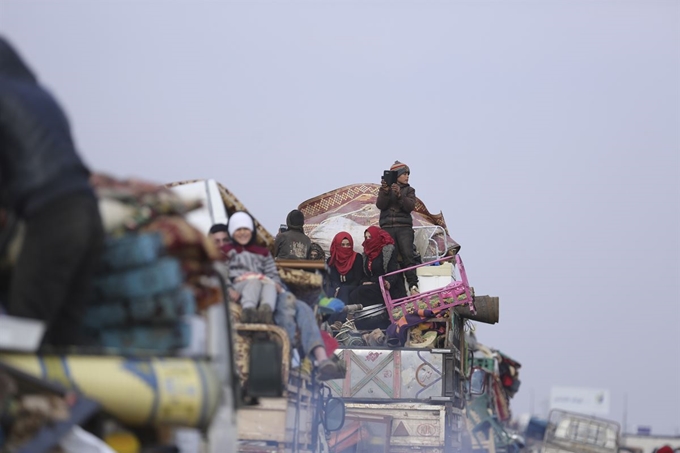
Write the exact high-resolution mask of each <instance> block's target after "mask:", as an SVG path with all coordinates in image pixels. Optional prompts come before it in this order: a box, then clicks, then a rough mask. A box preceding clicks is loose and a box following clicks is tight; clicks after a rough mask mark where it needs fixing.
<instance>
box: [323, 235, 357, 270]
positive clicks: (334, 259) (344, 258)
mask: <svg viewBox="0 0 680 453" xmlns="http://www.w3.org/2000/svg"><path fill="white" fill-rule="evenodd" d="M343 239H347V240H348V241H349V247H343V246H342V245H341V244H342V241H343ZM357 255H358V253H357V252H355V251H354V240H353V239H352V235H351V234H349V233H348V232H347V231H341V232H339V233H338V234H336V235H335V237H334V238H333V242H331V259H330V260H328V265H329V266H334V267H335V268H336V269H337V270H338V272H339V273H340V275H347V273H348V272H349V271H350V269H352V266H353V265H354V260H355V259H357Z"/></svg>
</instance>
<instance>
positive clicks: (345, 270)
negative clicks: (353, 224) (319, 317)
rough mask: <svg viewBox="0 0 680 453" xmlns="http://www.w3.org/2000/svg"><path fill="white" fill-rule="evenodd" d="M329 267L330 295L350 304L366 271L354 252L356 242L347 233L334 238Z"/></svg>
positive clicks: (359, 256)
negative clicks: (352, 295) (352, 293)
mask: <svg viewBox="0 0 680 453" xmlns="http://www.w3.org/2000/svg"><path fill="white" fill-rule="evenodd" d="M328 267H329V269H330V273H329V276H328V279H329V281H330V293H329V294H328V295H329V296H330V295H333V297H337V298H338V299H340V300H341V301H343V302H344V303H345V304H348V303H349V294H350V293H351V292H352V291H353V290H354V288H356V287H357V286H359V285H360V284H361V281H362V279H363V278H364V270H363V263H362V259H361V255H359V254H358V253H357V252H355V251H354V240H353V239H352V235H351V234H349V233H348V232H347V231H341V232H339V233H338V234H336V235H335V237H334V238H333V242H331V256H330V258H328Z"/></svg>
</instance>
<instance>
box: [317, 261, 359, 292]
mask: <svg viewBox="0 0 680 453" xmlns="http://www.w3.org/2000/svg"><path fill="white" fill-rule="evenodd" d="M328 261H330V258H328ZM328 261H326V262H328ZM363 264H364V263H363V260H362V256H361V255H359V256H357V257H356V258H355V260H354V264H352V267H351V268H350V270H349V272H347V274H345V275H344V276H342V275H340V272H338V269H337V268H336V267H335V266H331V265H329V266H328V268H329V269H330V272H329V273H328V279H329V280H330V286H331V288H332V289H333V291H335V289H336V288H340V287H343V286H357V285H360V284H361V281H362V280H363V279H364V265H363Z"/></svg>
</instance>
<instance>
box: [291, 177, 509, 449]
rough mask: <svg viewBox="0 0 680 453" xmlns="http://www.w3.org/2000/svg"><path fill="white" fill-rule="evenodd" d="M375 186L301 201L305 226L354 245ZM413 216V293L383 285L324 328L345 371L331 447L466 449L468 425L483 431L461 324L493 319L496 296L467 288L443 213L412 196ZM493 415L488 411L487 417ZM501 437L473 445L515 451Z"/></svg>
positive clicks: (370, 216)
mask: <svg viewBox="0 0 680 453" xmlns="http://www.w3.org/2000/svg"><path fill="white" fill-rule="evenodd" d="M377 190H378V185H375V184H355V185H351V186H346V187H342V188H340V189H337V190H334V191H331V192H328V193H325V194H322V195H320V196H318V197H315V198H312V199H310V200H307V201H305V202H303V203H302V204H300V206H299V209H300V210H301V211H302V212H303V213H304V214H305V219H306V221H305V231H306V232H307V234H308V235H309V236H310V238H311V239H312V241H314V242H317V243H319V244H320V245H321V246H322V247H323V248H324V249H325V250H328V249H329V245H330V242H331V240H332V238H333V236H334V235H335V234H336V233H337V232H339V231H347V232H349V233H350V234H352V236H353V238H354V243H355V244H361V243H362V241H363V231H364V230H365V229H366V228H367V227H368V226H370V225H374V224H377V223H378V218H379V211H378V210H377V208H376V206H375V200H376V194H377ZM412 215H413V220H414V230H415V245H416V248H417V250H418V253H419V255H420V257H421V260H422V264H421V265H418V266H417V267H416V271H417V273H418V277H419V287H420V294H418V295H414V296H408V297H406V298H403V299H400V300H392V299H391V298H390V296H389V293H386V292H383V296H384V298H385V301H386V304H385V306H373V307H363V309H362V310H360V311H358V312H355V313H354V316H353V319H351V320H348V322H346V323H344V324H343V325H342V326H334V327H331V328H330V330H331V332H333V334H334V336H335V338H336V339H337V340H338V342H339V343H340V347H339V349H338V351H337V354H338V356H339V357H340V358H341V360H343V361H344V362H345V364H346V367H347V375H346V377H345V379H343V380H336V381H332V382H331V383H330V387H331V390H332V392H333V395H334V396H337V397H340V398H342V399H343V400H344V401H345V405H346V420H345V425H344V427H343V428H342V429H341V430H339V431H337V432H335V433H333V434H332V435H331V437H330V440H329V445H330V447H331V451H333V452H337V453H349V452H384V453H405V452H413V451H419V452H428V453H444V452H445V453H453V452H466V453H467V452H471V451H473V445H472V443H473V442H472V440H471V439H474V438H475V437H474V436H471V429H470V428H475V427H476V428H477V431H479V432H484V430H485V429H486V426H482V423H481V421H480V423H469V422H468V415H469V414H470V412H468V411H467V410H466V408H467V406H468V405H469V404H470V392H469V377H470V373H471V372H472V369H473V364H472V358H473V356H472V350H470V349H469V348H468V345H467V342H466V330H469V329H467V328H466V325H468V324H467V323H468V320H470V319H475V320H477V321H481V322H487V323H491V324H493V323H495V322H497V320H498V298H497V297H489V296H475V295H474V290H473V288H472V287H471V286H470V284H469V282H468V281H467V274H466V271H465V268H464V267H463V263H462V259H461V257H460V255H459V254H458V251H459V249H460V246H459V245H458V244H457V243H456V242H455V241H453V239H451V237H450V236H449V234H448V229H447V227H446V223H445V221H444V218H443V216H442V215H441V214H432V213H430V212H429V211H428V210H427V208H426V207H425V205H424V204H423V203H422V202H421V201H420V200H418V201H417V203H416V209H415V210H414V212H413V213H412ZM356 251H361V250H359V249H358V248H357V250H356ZM419 310H430V311H426V312H423V311H419ZM419 313H421V314H424V316H423V317H422V318H421V319H417V318H418V315H419ZM397 325H398V326H400V329H399V330H400V331H399V332H398V333H397V334H396V336H397V337H400V338H399V339H397V340H395V338H394V337H395V330H397V329H394V327H395V326H397ZM390 326H392V328H391V329H390V328H388V327H390ZM337 327H339V329H338V328H337ZM376 329H377V330H376ZM494 416H495V414H493V413H492V412H489V414H488V416H487V417H486V418H485V420H484V421H485V422H486V421H488V420H492V419H493V418H494ZM499 426H500V425H499ZM501 431H502V432H503V433H505V430H504V428H501ZM506 434H507V433H506ZM477 438H479V436H477ZM507 438H508V441H507V442H505V443H502V442H496V443H495V444H494V442H493V440H492V442H491V443H489V442H488V441H487V442H485V443H484V444H483V445H482V444H477V445H475V446H474V451H515V445H516V442H514V440H511V439H510V435H509V434H508V435H507Z"/></svg>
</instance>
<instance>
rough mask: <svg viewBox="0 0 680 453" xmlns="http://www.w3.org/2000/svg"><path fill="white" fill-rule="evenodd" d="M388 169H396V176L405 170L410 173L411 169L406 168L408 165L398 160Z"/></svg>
mask: <svg viewBox="0 0 680 453" xmlns="http://www.w3.org/2000/svg"><path fill="white" fill-rule="evenodd" d="M390 171H396V172H397V177H399V176H401V175H403V174H404V173H406V172H408V173H411V170H410V169H409V168H408V165H406V164H402V163H401V162H399V161H398V160H395V161H394V164H392V166H391V167H390Z"/></svg>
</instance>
